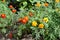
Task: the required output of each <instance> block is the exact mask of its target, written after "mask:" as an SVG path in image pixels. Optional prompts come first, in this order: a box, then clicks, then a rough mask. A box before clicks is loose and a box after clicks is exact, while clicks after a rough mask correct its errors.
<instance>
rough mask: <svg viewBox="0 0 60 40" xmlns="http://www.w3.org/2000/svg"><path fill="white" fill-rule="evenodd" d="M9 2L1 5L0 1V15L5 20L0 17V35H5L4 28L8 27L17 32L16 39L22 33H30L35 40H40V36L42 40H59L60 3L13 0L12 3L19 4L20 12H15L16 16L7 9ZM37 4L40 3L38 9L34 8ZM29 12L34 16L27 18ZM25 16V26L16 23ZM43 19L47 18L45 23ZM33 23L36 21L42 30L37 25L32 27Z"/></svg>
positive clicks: (43, 0)
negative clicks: (0, 32) (42, 26)
mask: <svg viewBox="0 0 60 40" xmlns="http://www.w3.org/2000/svg"><path fill="white" fill-rule="evenodd" d="M9 2H10V1H7V2H5V3H3V2H1V1H0V14H2V13H4V14H6V18H5V19H3V18H1V17H0V27H2V28H3V29H2V30H1V31H2V33H6V31H7V30H8V29H7V28H5V27H9V26H10V27H12V30H17V33H16V35H17V36H18V38H20V37H21V36H22V34H23V33H24V32H26V33H28V32H29V33H30V32H31V34H32V36H33V37H34V38H35V39H36V40H40V38H41V37H42V36H43V39H44V40H57V37H59V38H60V2H59V3H56V2H55V0H15V1H14V3H18V2H19V5H18V6H19V10H20V11H17V12H16V13H18V14H16V13H13V12H12V11H11V10H10V9H9V8H8V4H9ZM37 2H40V3H41V6H40V7H36V6H35V4H36V3H37ZM45 2H48V7H46V6H44V3H45ZM13 9H14V8H13ZM29 12H32V13H33V14H34V15H33V16H32V17H31V16H29ZM25 16H28V18H29V20H28V22H27V23H26V24H22V23H21V22H20V23H18V19H19V18H23V17H25ZM44 18H48V22H47V23H46V22H44V21H42V20H43V19H44ZM33 21H36V22H37V23H38V25H39V24H41V23H42V24H44V28H39V27H38V25H37V26H36V27H34V26H32V22H33ZM27 31H28V32H27ZM41 35H42V36H41Z"/></svg>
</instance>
